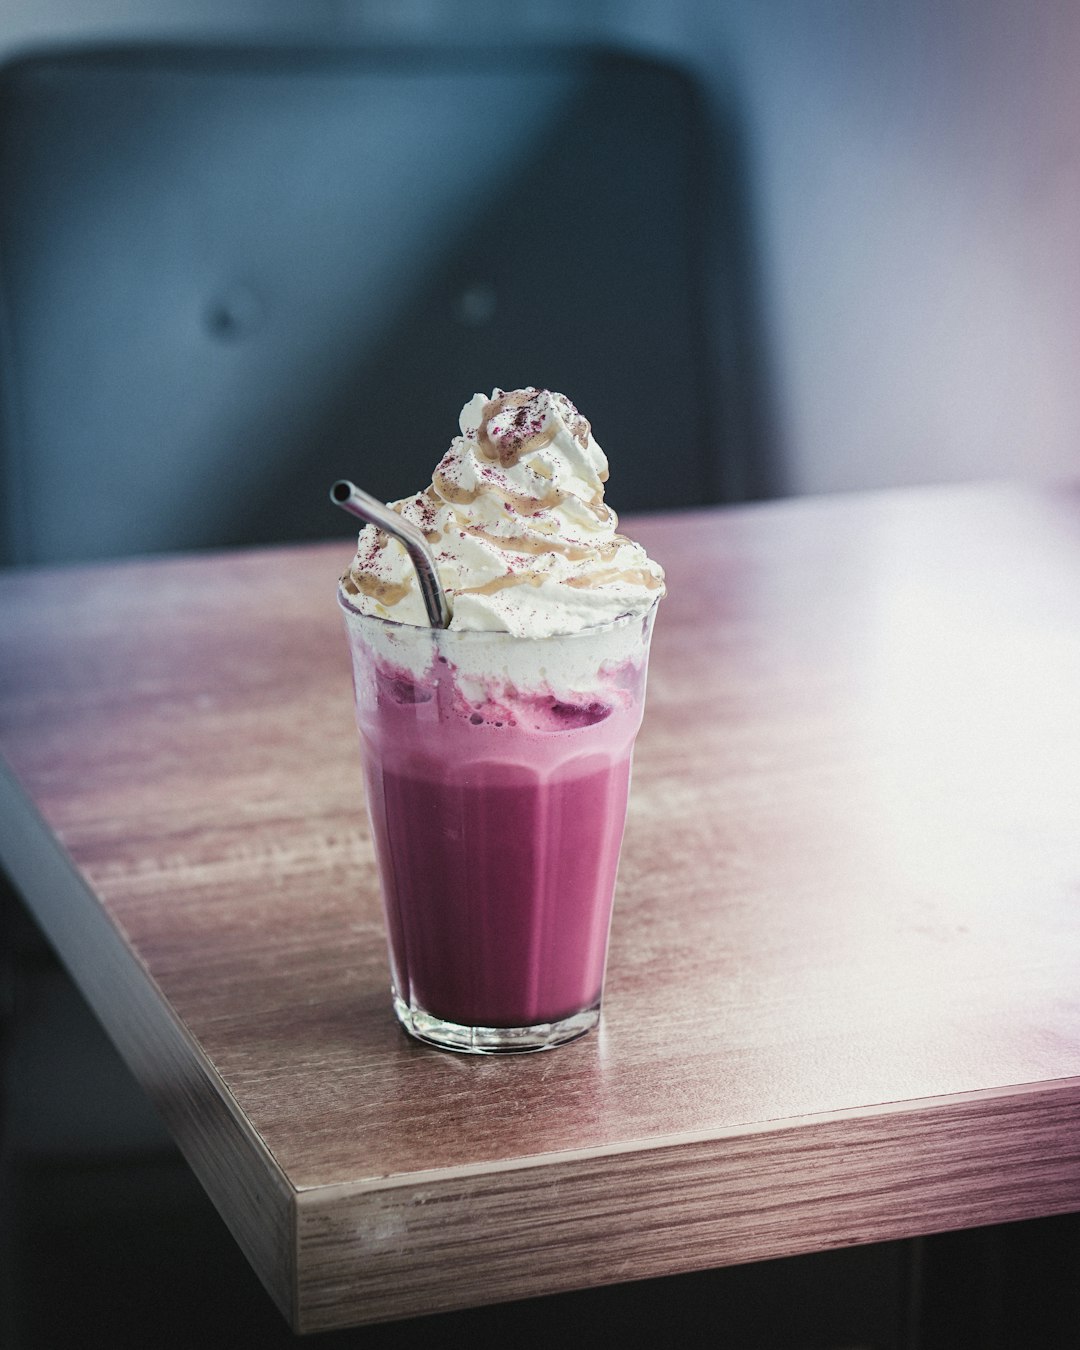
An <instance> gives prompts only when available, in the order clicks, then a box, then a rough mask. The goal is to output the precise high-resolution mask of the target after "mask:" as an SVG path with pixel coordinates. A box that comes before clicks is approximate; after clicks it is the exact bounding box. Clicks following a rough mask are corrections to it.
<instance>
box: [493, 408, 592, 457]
mask: <svg viewBox="0 0 1080 1350" xmlns="http://www.w3.org/2000/svg"><path fill="white" fill-rule="evenodd" d="M537 392H538V391H537V390H535V389H531V390H530V389H515V390H512V391H511V392H510V393H506V394H503V393H500V394H499V396H498V398H491V399H488V401H487V402H486V403H485V404H484V411H483V413H482V415H481V417H480V426H479V427H478V428H477V432H476V440H477V444H478V445H479V447H480V451H481V453H482V454H483V455H484V457H485V458H486V459H490V460H493V461H494V460H498V461H499V463H500V464H501V465H502V466H503V468H504V469H508V468H510V466H511V465H513V464H516V463H517V462H518V460H519V459H520V458H521V456H522V455H523V454H525V452H526V451H529V450H540V449H542V448H543V446H545V445H549V444H550V443H551V441H553V440H554V439H555V433H556V431H557V430H558V424H557V423H556V422H555V420H554V418H550V419H549V421H548V427H547V430H546V431H543V430H541V431H534V432H532V433H531V434H529V435H526V434H525V432H524V427H521V428H519V430H520V432H521V434H520V435H519V436H513V437H506V439H505V441H504V442H503V443H502V444H498V445H496V444H495V443H494V442H493V441H492V439H491V437H490V436H489V435H488V425H489V424H490V422H491V419H492V418H493V417H498V416H499V414H500V413H504V412H507V411H508V410H510V409H512V408H524V407H525V406H526V405H527V404H528V403H530V402H531V401H532V400H533V398H535V397H536V394H537ZM571 407H573V404H571ZM574 412H575V414H576V416H575V418H574V420H573V423H572V424H571V427H570V433H571V435H572V436H573V437H574V439H575V440H576V441H577V442H578V444H579V445H580V446H581V448H582V449H583V450H585V449H587V448H588V445H589V433H590V431H591V430H592V428H591V427H590V426H589V423H588V421H587V420H586V419H585V418H584V417H582V415H581V413H579V412H578V411H577V409H576V408H574Z"/></svg>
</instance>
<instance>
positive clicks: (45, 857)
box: [0, 759, 296, 1322]
mask: <svg viewBox="0 0 1080 1350" xmlns="http://www.w3.org/2000/svg"><path fill="white" fill-rule="evenodd" d="M0 861H2V862H3V864H4V866H5V867H6V868H7V871H8V873H9V875H10V877H11V880H12V883H13V884H14V885H15V887H16V889H17V890H18V891H19V892H20V894H21V895H22V896H23V897H24V899H25V900H26V903H27V905H28V907H29V908H30V910H31V912H32V913H33V914H34V916H35V918H36V919H37V921H38V923H39V925H40V926H41V928H42V930H43V931H44V933H45V935H46V937H47V938H48V939H49V941H50V943H51V944H52V945H53V947H54V949H55V950H56V952H57V954H58V955H59V957H60V959H61V960H62V961H63V963H64V965H65V966H66V968H67V970H68V971H69V973H70V975H71V977H72V979H73V980H74V981H75V983H76V984H77V985H78V987H79V989H80V990H81V991H82V993H83V995H84V996H85V998H86V1000H87V1002H88V1003H89V1004H90V1006H91V1008H92V1009H93V1010H94V1013H95V1015H96V1016H97V1017H98V1019H99V1020H100V1022H101V1023H102V1025H103V1026H104V1028H105V1030H106V1032H107V1033H108V1035H109V1037H110V1039H111V1040H112V1042H113V1044H114V1045H115V1046H116V1048H117V1050H118V1051H119V1052H120V1054H121V1056H122V1058H123V1059H124V1060H125V1062H126V1063H127V1065H128V1067H129V1068H130V1070H131V1071H132V1073H133V1074H134V1076H135V1078H136V1080H137V1081H138V1082H139V1083H140V1085H141V1086H142V1087H143V1088H144V1089H145V1091H146V1092H147V1094H148V1095H149V1097H150V1099H151V1100H152V1101H153V1103H154V1105H155V1107H156V1108H157V1110H158V1111H159V1112H160V1114H161V1117H162V1119H163V1120H164V1122H165V1124H166V1126H167V1127H168V1129H169V1130H170V1132H171V1134H172V1136H173V1138H174V1139H175V1140H176V1142H177V1144H178V1145H179V1147H180V1149H181V1152H182V1153H183V1154H184V1157H185V1158H186V1159H187V1161H188V1163H189V1164H190V1166H191V1168H192V1171H193V1172H194V1173H195V1175H196V1176H197V1177H198V1179H199V1181H200V1183H201V1184H202V1186H203V1188H204V1189H205V1190H206V1192H207V1194H208V1195H209V1196H210V1198H211V1200H212V1201H213V1202H214V1204H215V1205H216V1207H217V1209H218V1210H219V1212H220V1214H221V1216H222V1218H223V1219H224V1221H225V1223H226V1224H227V1225H228V1227H229V1229H230V1231H231V1232H232V1234H233V1236H234V1238H235V1239H236V1241H237V1243H238V1244H239V1245H240V1247H241V1249H242V1250H243V1252H244V1254H245V1256H246V1257H247V1259H248V1261H249V1262H250V1264H251V1265H252V1267H253V1269H254V1270H255V1271H256V1273H257V1274H258V1275H259V1277H260V1279H261V1280H262V1282H263V1284H264V1285H265V1287H266V1289H267V1292H268V1293H269V1294H270V1296H271V1298H272V1299H273V1300H274V1302H275V1303H276V1304H277V1306H278V1307H279V1308H280V1309H281V1311H282V1313H283V1314H284V1315H285V1317H286V1318H288V1319H289V1321H290V1322H292V1321H293V1320H294V1317H295V1309H296V1263H295V1254H296V1243H295V1233H296V1209H295V1191H294V1189H293V1187H292V1185H291V1183H290V1182H289V1181H288V1178H287V1177H286V1176H285V1174H284V1173H283V1172H282V1170H281V1168H280V1166H279V1165H278V1163H277V1160H276V1159H275V1158H274V1156H273V1154H272V1153H271V1152H270V1150H269V1149H268V1148H267V1146H266V1144H265V1142H264V1141H263V1139H262V1138H261V1137H260V1135H259V1134H258V1133H257V1132H256V1131H255V1130H254V1128H253V1127H252V1125H251V1122H250V1121H249V1120H248V1118H247V1116H246V1115H245V1114H244V1112H243V1111H242V1110H241V1109H240V1107H239V1105H238V1104H237V1103H236V1101H235V1100H234V1098H233V1097H232V1094H231V1093H230V1092H229V1090H228V1087H227V1086H226V1085H225V1084H224V1083H223V1082H222V1080H221V1078H220V1076H219V1075H218V1074H217V1073H216V1071H215V1070H214V1068H213V1065H212V1064H211V1063H210V1061H209V1060H208V1059H207V1057H206V1055H205V1053H204V1052H203V1050H202V1048H201V1047H200V1045H199V1044H198V1042H197V1041H196V1040H195V1038H194V1037H193V1036H192V1035H191V1033H190V1031H189V1030H188V1028H187V1027H186V1026H185V1024H184V1022H183V1021H182V1019H181V1018H180V1017H179V1016H178V1015H177V1013H176V1011H175V1010H174V1008H173V1007H172V1005H171V1004H170V1003H169V1001H168V1000H167V999H166V998H165V996H164V994H163V993H162V992H161V990H160V988H159V987H158V985H157V983H156V981H155V980H154V978H153V976H152V975H151V974H150V973H149V971H148V970H147V969H146V967H145V965H144V964H143V963H142V961H141V960H140V958H139V956H138V953H137V952H135V951H134V950H133V948H132V947H131V946H130V944H129V943H128V941H127V940H126V938H125V936H124V934H123V933H122V932H121V931H120V930H119V929H118V928H117V926H116V925H115V924H114V923H113V922H112V920H111V919H110V918H109V916H108V914H107V913H106V912H105V910H104V909H103V908H102V906H101V904H100V902H99V900H98V898H97V896H95V894H94V893H93V890H92V889H91V888H90V886H89V885H88V884H87V882H86V881H85V879H84V878H83V877H82V875H81V874H80V873H79V871H78V869H77V867H76V865H75V864H74V862H73V861H72V860H71V858H70V857H69V856H68V854H67V852H66V851H65V850H64V848H63V846H62V844H61V843H60V842H59V841H58V840H57V838H56V836H55V834H54V833H53V832H52V830H51V829H50V828H49V826H48V824H47V823H46V822H45V820H44V819H43V818H42V816H41V815H40V813H39V812H38V810H37V808H36V807H35V806H34V805H33V803H32V802H31V800H30V798H29V796H28V795H27V793H26V792H25V790H24V789H23V787H22V785H21V784H20V783H19V781H18V780H17V778H16V777H15V775H14V774H13V773H12V772H11V770H10V768H9V766H8V765H7V764H6V763H5V762H4V761H3V760H2V759H0Z"/></svg>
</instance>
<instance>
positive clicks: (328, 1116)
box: [0, 485, 1080, 1330]
mask: <svg viewBox="0 0 1080 1350" xmlns="http://www.w3.org/2000/svg"><path fill="white" fill-rule="evenodd" d="M626 524H627V525H629V526H630V527H631V529H632V531H633V532H634V533H635V534H637V535H638V536H639V537H640V538H641V539H642V541H643V542H644V543H645V544H646V545H647V546H648V547H649V549H650V551H651V552H653V553H654V554H655V556H657V557H658V558H659V559H660V560H661V561H662V562H663V563H664V564H665V565H666V566H667V569H668V576H669V582H670V595H669V597H668V599H667V600H665V601H664V604H663V607H662V610H661V615H660V619H659V621H658V624H657V631H656V638H655V644H654V659H653V669H652V675H651V684H650V703H649V709H648V712H647V715H646V721H645V727H644V730H643V732H642V734H641V738H640V741H639V744H638V753H637V759H636V767H635V779H634V792H633V801H632V806H631V810H630V819H629V825H628V833H627V841H626V846H625V851H624V861H623V866H622V870H621V873H620V882H619V894H618V901H617V906H616V919H615V925H614V932H613V936H612V942H611V953H610V961H609V980H608V987H607V997H606V1003H605V1013H604V1018H603V1021H602V1024H601V1028H600V1030H599V1031H598V1032H597V1033H594V1034H592V1035H590V1036H589V1037H587V1038H585V1039H584V1040H582V1041H579V1042H577V1043H575V1044H573V1045H571V1046H567V1047H564V1048H562V1049H559V1050H557V1051H554V1052H551V1053H547V1054H542V1055H533V1056H524V1057H518V1058H509V1059H485V1058H466V1057H459V1056H454V1055H450V1054H445V1053H440V1052H439V1051H436V1050H432V1049H427V1048H424V1047H422V1046H420V1045H418V1044H416V1043H414V1042H412V1041H410V1040H409V1039H407V1038H406V1036H405V1035H404V1034H403V1033H402V1032H401V1031H400V1030H399V1029H398V1027H397V1025H396V1023H395V1022H394V1020H393V1017H392V1015H391V1011H390V1005H389V997H388V991H387V980H388V976H387V968H386V957H385V951H384V944H383V937H382V928H381V919H380V913H379V902H378V896H377V889H376V877H375V870H374V863H373V858H372V850H371V843H370V839H369V835H368V829H367V825H366V822H365V820H364V816H363V810H362V795H361V786H360V771H359V759H358V749H357V743H356V737H355V734H354V728H353V725H352V711H351V701H350V698H351V696H350V687H349V671H348V662H347V655H346V648H345V641H344V635H343V631H342V625H341V622H340V619H339V617H338V614H337V610H336V606H335V602H334V584H335V579H336V576H337V574H338V571H339V569H340V567H341V566H342V565H343V564H344V562H345V560H346V558H347V556H348V553H349V549H350V545H349V543H348V542H347V541H346V540H343V542H342V543H341V544H340V545H335V546H324V545H320V546H314V547H306V548H298V549H281V550H274V551H259V552H246V553H233V554H224V555H216V556H203V557H181V558H176V559H165V560H161V561H150V562H146V561H140V562H127V563H120V564H116V565H107V566H92V567H86V568H73V569H69V570H67V571H66V572H59V571H26V572H21V573H18V572H16V573H9V574H8V575H6V576H5V577H3V579H2V581H0V668H2V687H0V748H2V752H3V756H4V759H5V761H6V765H7V770H6V771H5V772H4V773H3V774H2V775H0V856H2V858H3V861H4V863H5V865H6V867H7V868H8V869H9V870H10V872H11V874H12V876H13V878H14V880H15V882H16V884H17V885H18V886H19V888H20V889H21V891H22V892H23V894H24V895H25V897H26V899H27V901H28V903H29V905H30V906H31V907H32V909H33V911H34V913H35V914H36V915H37V917H38V919H39V920H40V922H41V924H42V925H43V927H44V928H45V930H46V931H47V933H48V934H49V935H50V937H51V939H52V941H53V942H54V943H55V945H56V947H57V948H58V950H59V951H60V953H61V955H62V956H63V959H64V961H65V962H66V963H67V965H68V966H69V967H70V969H71V971H72V973H73V975H74V977H75V979H76V980H77V982H78V983H79V985H80V986H81V988H82V989H83V991H84V992H85V994H86V995H87V997H88V999H89V1000H90V1002H91V1004H92V1005H93V1007H94V1008H95V1009H96V1011H97V1013H98V1015H99V1016H100V1017H101V1020H102V1021H103V1023H104V1024H105V1026H106V1028H107V1029H108V1031H109V1032H110V1034H111V1036H112V1037H113V1039H114V1040H115V1042H116V1044H117V1045H118V1046H119V1047H120V1049H121V1051H122V1052H123V1054H124V1055H125V1057H126V1058H127V1060H128V1062H129V1063H130V1064H131V1066H132V1068H133V1069H134V1071H135V1073H136V1075H137V1076H138V1078H139V1079H140V1080H141V1082H142V1083H143V1084H144V1085H145V1087H146V1089H147V1091H148V1092H149V1093H150V1094H151V1096H152V1097H153V1099H154V1100H155V1101H156V1102H157V1104H158V1105H159V1107H160V1109H161V1111H162V1113H163V1114H164V1117H165V1119H166V1120H167V1122H168V1123H169V1125H170V1126H171V1128H172V1130H173V1131H174V1133H175V1135H176V1138H177V1140H178V1141H179V1143H180V1145H181V1147H182V1148H183V1150H184V1152H185V1153H186V1155H187V1157H188V1159H189V1160H190V1162H191V1165H192V1167H193V1168H194V1170H195V1172H196V1173H197V1174H198V1176H199V1177H200V1178H201V1180H202V1182H203V1184H204V1186H205V1187H206V1189H207V1191H208V1192H209V1194H210V1195H211V1197H212V1198H213V1200H214V1201H215V1203H216V1204H217V1206H218V1207H219V1209H220V1210H221V1212H222V1214H223V1215H224V1217H225V1219H226V1220H227V1222H228V1223H229V1225H230V1227H231V1229H232V1231H233V1232H234V1234H235V1235H236V1239H237V1241H238V1242H239V1243H240V1244H241V1246H242V1247H243V1249H244V1251H245V1252H246V1253H247V1256H248V1258H249V1259H250V1261H251V1263H252V1265H253V1266H254V1267H255V1269H256V1270H257V1271H258V1272H259V1274H260V1275H261V1277H262V1279H263V1281H264V1282H265V1284H266V1287H267V1288H268V1290H269V1291H270V1293H271V1294H272V1295H273V1297H274V1298H275V1299H276V1300H277V1302H278V1304H279V1305H280V1307H281V1309H282V1311H283V1312H284V1313H285V1315H286V1316H287V1317H288V1318H289V1319H290V1321H291V1322H292V1324H293V1325H294V1326H295V1327H296V1328H298V1329H301V1330H316V1329H322V1328H329V1327H335V1326H342V1325H346V1324H351V1323H360V1322H366V1321H373V1320H377V1319H387V1318H395V1317H401V1316H406V1315H410V1314H413V1313H417V1312H421V1311H438V1310H441V1309H450V1308H457V1307H462V1306H468V1305H473V1304H479V1303H484V1302H491V1301H497V1300H502V1299H514V1298H521V1297H525V1296H529V1295H534V1294H537V1293H542V1292H547V1291H556V1290H566V1289H572V1288H577V1287H582V1286H586V1285H597V1284H602V1283H606V1282H617V1281H621V1280H632V1279H638V1278H641V1277H646V1276H655V1275H659V1274H665V1273H672V1272H677V1271H687V1270H692V1269H697V1268H702V1267H706V1266H714V1265H722V1264H726V1263H734V1262H742V1261H749V1260H756V1259H760V1258H766V1257H776V1256H782V1255H787V1254H791V1253H798V1252H808V1251H814V1250H821V1249H824V1248H829V1247H835V1246H841V1245H844V1244H850V1243H866V1242H873V1241H877V1240H881V1239H891V1238H898V1237H903V1236H907V1235H912V1234H920V1233H929V1232H933V1231H938V1230H943V1229H947V1228H952V1227H960V1226H971V1225H978V1224H987V1223H995V1222H1000V1221H1003V1220H1008V1219H1017V1218H1024V1217H1032V1216H1036V1215H1046V1214H1051V1213H1058V1212H1064V1211H1068V1210H1075V1209H1077V1208H1080V1129H1078V1125H1077V1119H1078V1118H1077V1109H1078V1107H1080V492H1078V491H1077V490H1074V489H1068V488H1063V489H1034V488H1021V487H1011V486H1007V485H994V486H976V487H970V486H964V487H950V488H939V489H926V490H912V491H898V492H886V493H881V494H871V495H865V496H851V497H846V498H834V499H823V500H807V501H799V502H787V503H778V504H773V505H769V506H757V507H751V508H743V509H737V510H713V511H703V512H692V513H687V514H679V515H669V516H660V517H653V518H649V519H642V520H638V521H633V522H626Z"/></svg>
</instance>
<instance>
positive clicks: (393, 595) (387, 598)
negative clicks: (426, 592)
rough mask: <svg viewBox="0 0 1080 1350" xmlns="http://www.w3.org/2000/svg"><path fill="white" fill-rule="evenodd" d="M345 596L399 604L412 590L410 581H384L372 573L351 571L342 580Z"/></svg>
mask: <svg viewBox="0 0 1080 1350" xmlns="http://www.w3.org/2000/svg"><path fill="white" fill-rule="evenodd" d="M341 584H342V587H343V589H344V590H345V592H346V594H347V595H366V596H367V597H368V598H369V599H371V600H376V601H378V603H379V604H381V605H386V607H387V608H388V609H389V608H390V606H391V605H396V604H399V603H400V602H401V601H402V600H404V599H405V597H406V596H407V595H408V594H409V592H410V590H412V581H411V579H410V580H409V581H384V580H383V579H382V577H377V576H376V575H375V574H374V573H373V572H358V571H355V570H354V571H352V572H350V573H349V574H348V576H346V577H345V578H344V579H343V580H342V583H341Z"/></svg>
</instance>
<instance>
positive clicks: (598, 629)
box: [337, 579, 664, 642]
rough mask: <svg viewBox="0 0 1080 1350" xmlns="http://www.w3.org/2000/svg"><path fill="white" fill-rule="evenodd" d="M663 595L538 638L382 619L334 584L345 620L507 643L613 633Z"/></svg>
mask: <svg viewBox="0 0 1080 1350" xmlns="http://www.w3.org/2000/svg"><path fill="white" fill-rule="evenodd" d="M663 598H664V597H663V595H657V596H654V597H653V599H652V601H651V602H650V604H649V605H648V606H647V607H646V608H645V609H634V610H626V611H625V612H624V613H622V614H619V615H616V617H615V618H614V619H605V621H604V622H603V623H596V624H590V625H589V626H588V627H587V628H575V629H574V630H573V631H572V632H570V633H543V634H541V635H540V636H538V637H529V636H527V635H526V634H524V633H511V632H509V631H507V629H505V628H431V627H429V626H428V625H426V624H416V623H401V622H400V621H399V620H397V619H384V618H383V617H382V616H381V615H379V614H365V613H364V611H363V610H361V609H357V608H356V606H355V605H354V604H353V603H352V601H351V600H350V599H349V596H348V594H347V592H346V590H345V587H344V584H343V579H342V580H339V581H338V584H337V599H338V604H339V605H340V606H341V608H342V609H343V610H344V611H345V616H346V621H348V620H349V619H350V618H354V619H360V620H361V621H362V622H364V623H370V624H374V625H375V626H376V627H378V628H382V629H388V630H396V631H399V632H403V633H408V634H410V635H411V634H414V633H433V634H436V635H443V636H446V637H448V638H449V639H450V641H452V642H458V641H461V642H469V641H485V642H496V641H499V640H502V639H506V640H508V641H510V642H551V641H553V640H555V639H559V640H562V641H565V640H566V639H568V638H586V637H594V636H599V635H601V634H603V633H611V632H614V631H615V629H617V628H626V627H629V626H630V625H631V624H634V623H639V622H641V620H643V619H647V618H649V617H651V616H652V615H653V614H655V612H656V609H657V606H658V605H659V604H660V601H661V600H662V599H663Z"/></svg>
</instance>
